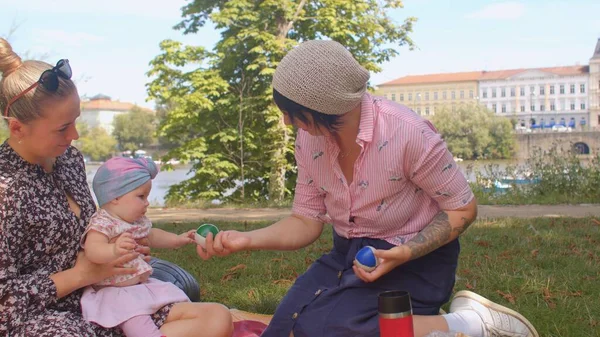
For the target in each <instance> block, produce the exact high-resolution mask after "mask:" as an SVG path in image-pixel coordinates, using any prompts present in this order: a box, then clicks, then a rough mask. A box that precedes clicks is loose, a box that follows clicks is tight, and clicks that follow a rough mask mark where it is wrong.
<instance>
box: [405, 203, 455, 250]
mask: <svg viewBox="0 0 600 337" xmlns="http://www.w3.org/2000/svg"><path fill="white" fill-rule="evenodd" d="M451 234H452V226H451V225H450V220H449V219H448V214H446V212H444V211H440V212H439V213H438V214H437V215H436V216H435V217H434V218H433V220H432V221H431V223H430V224H429V225H427V227H425V228H423V230H421V231H420V232H419V234H417V236H415V237H414V238H412V239H411V240H410V241H408V242H407V243H406V246H407V247H408V248H410V252H411V256H410V259H411V260H414V259H417V258H419V257H421V256H423V255H426V254H428V253H430V252H432V251H434V250H436V249H438V248H439V247H441V246H443V245H445V244H446V243H447V242H448V240H449V239H450V235H451Z"/></svg>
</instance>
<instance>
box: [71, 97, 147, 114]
mask: <svg viewBox="0 0 600 337" xmlns="http://www.w3.org/2000/svg"><path fill="white" fill-rule="evenodd" d="M98 96H100V95H98ZM98 96H95V97H94V98H92V99H90V100H89V101H83V102H81V110H108V111H123V112H127V111H131V109H133V107H135V106H136V105H135V104H133V103H127V102H120V101H113V100H111V99H110V98H108V99H107V98H104V97H98ZM137 107H138V108H140V109H141V110H142V111H146V112H151V113H153V112H154V111H152V110H151V109H147V108H143V107H140V106H137Z"/></svg>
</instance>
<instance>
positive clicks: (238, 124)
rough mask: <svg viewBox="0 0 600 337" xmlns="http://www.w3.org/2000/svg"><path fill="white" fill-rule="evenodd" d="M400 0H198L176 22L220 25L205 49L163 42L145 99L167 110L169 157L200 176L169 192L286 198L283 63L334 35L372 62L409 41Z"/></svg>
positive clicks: (290, 173) (290, 168) (288, 146)
mask: <svg viewBox="0 0 600 337" xmlns="http://www.w3.org/2000/svg"><path fill="white" fill-rule="evenodd" d="M399 7H402V3H401V2H400V1H391V0H388V1H383V2H382V1H376V0H362V1H346V0H324V1H306V0H301V1H291V0H283V1H280V0H278V1H274V0H267V1H249V0H231V1H216V0H195V1H192V2H190V3H189V4H188V5H186V6H185V7H184V8H183V21H182V22H181V23H180V24H178V25H177V26H176V28H177V29H181V30H183V32H184V33H185V34H193V33H197V32H198V29H199V28H200V27H202V26H203V25H204V24H205V23H206V22H207V21H208V20H210V21H212V22H213V23H214V24H215V26H216V28H217V29H218V30H220V32H221V39H220V40H219V41H218V42H217V44H216V45H215V47H214V49H213V50H211V51H209V50H206V49H204V48H201V47H195V46H184V45H182V44H181V43H179V42H176V41H172V40H165V41H162V42H161V43H160V48H161V54H160V55H158V56H157V57H155V58H154V59H153V60H152V61H151V62H150V65H151V69H150V71H149V72H148V75H149V76H150V77H151V78H152V82H151V83H149V84H148V85H147V88H148V93H149V96H150V97H151V98H153V99H155V100H156V101H157V104H159V105H160V106H164V107H168V108H167V109H166V111H165V114H164V115H165V116H164V118H163V119H162V120H161V121H160V125H159V130H158V136H159V138H161V139H164V140H165V141H167V142H170V143H171V144H175V145H176V147H175V148H173V149H171V150H170V151H169V153H168V154H167V155H166V156H165V158H166V159H168V158H178V159H181V160H184V161H190V162H193V163H194V165H193V167H192V171H193V172H194V175H193V176H192V177H191V178H190V179H188V180H186V181H184V182H182V183H180V184H178V185H175V186H173V187H172V188H171V189H170V192H169V195H168V198H169V199H172V200H176V201H186V200H194V199H196V200H197V199H201V200H211V199H213V198H218V199H221V200H224V201H234V202H248V201H253V200H254V201H258V200H264V199H265V198H266V197H267V196H268V197H267V198H268V199H269V201H271V202H276V203H277V202H282V201H283V200H284V199H285V198H286V197H289V196H290V195H291V189H293V184H294V182H295V170H294V164H293V163H294V157H293V140H294V134H293V131H292V130H291V129H290V128H288V127H286V126H285V125H284V124H283V121H282V116H281V113H280V112H279V111H278V109H277V108H276V107H275V106H274V104H273V103H272V98H271V95H272V88H271V79H272V75H273V73H274V71H275V68H276V66H277V63H278V62H279V60H281V58H282V57H283V56H284V55H285V54H286V52H287V51H288V50H290V49H291V48H293V47H294V46H295V45H296V44H298V42H299V41H303V40H308V39H318V38H322V39H334V40H337V41H339V42H341V43H342V44H344V45H346V46H347V47H348V48H349V50H350V51H351V52H352V53H353V54H354V55H355V57H356V58H357V59H358V60H359V62H360V63H361V64H362V65H364V66H365V67H366V68H367V69H369V70H372V71H379V70H380V67H379V64H381V63H382V62H385V61H387V60H389V59H390V58H391V57H393V56H395V55H396V54H397V50H396V49H395V48H396V47H398V46H401V45H408V46H410V47H412V46H413V43H412V41H411V40H410V38H409V37H408V34H409V33H410V32H411V31H412V25H413V23H414V22H415V20H416V19H415V18H407V19H406V21H404V23H402V24H400V25H398V24H396V23H394V22H392V20H391V19H390V18H389V17H388V16H387V14H386V10H389V9H394V8H399Z"/></svg>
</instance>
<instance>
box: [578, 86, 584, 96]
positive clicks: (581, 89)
mask: <svg viewBox="0 0 600 337" xmlns="http://www.w3.org/2000/svg"><path fill="white" fill-rule="evenodd" d="M579 92H580V93H582V94H585V84H580V85H579Z"/></svg>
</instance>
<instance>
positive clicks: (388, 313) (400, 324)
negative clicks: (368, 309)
mask: <svg viewBox="0 0 600 337" xmlns="http://www.w3.org/2000/svg"><path fill="white" fill-rule="evenodd" d="M378 310H379V336H380V337H414V335H415V333H414V330H413V317H412V306H411V304H410V294H409V293H408V292H406V291H400V290H392V291H385V292H382V293H380V294H379V298H378Z"/></svg>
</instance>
